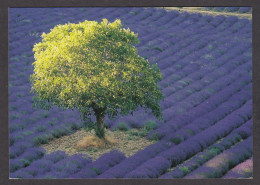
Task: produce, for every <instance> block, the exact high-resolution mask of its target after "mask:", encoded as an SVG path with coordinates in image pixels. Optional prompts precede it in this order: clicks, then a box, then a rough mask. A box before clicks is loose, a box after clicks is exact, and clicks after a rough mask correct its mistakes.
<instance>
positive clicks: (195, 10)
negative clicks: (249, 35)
mask: <svg viewBox="0 0 260 185" xmlns="http://www.w3.org/2000/svg"><path fill="white" fill-rule="evenodd" d="M158 8H164V9H165V10H177V11H180V12H189V13H202V14H208V15H212V16H217V15H224V16H237V17H239V18H246V19H249V20H252V13H233V12H216V11H208V10H202V8H203V7H183V8H178V7H158Z"/></svg>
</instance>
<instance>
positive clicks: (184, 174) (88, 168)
mask: <svg viewBox="0 0 260 185" xmlns="http://www.w3.org/2000/svg"><path fill="white" fill-rule="evenodd" d="M232 8H234V7H232ZM226 10H229V9H228V8H226ZM232 10H233V9H232ZM208 11H210V9H208ZM230 11H231V9H230ZM234 11H237V12H239V11H241V12H242V11H243V12H248V11H251V10H250V9H246V7H244V9H241V8H240V9H236V10H235V9H234ZM103 18H107V19H108V20H109V21H110V22H112V21H114V20H115V19H121V21H122V24H123V25H124V27H125V28H130V29H131V31H133V32H135V33H138V38H139V40H140V43H139V44H138V45H137V46H136V47H137V48H138V51H139V54H140V55H141V56H142V57H144V58H147V59H148V60H149V62H150V63H151V64H154V63H157V65H158V67H159V68H160V69H161V73H162V75H163V79H162V81H161V82H159V87H160V89H161V90H162V92H163V95H164V100H163V101H162V102H161V104H160V105H161V108H162V113H163V116H164V118H165V122H163V121H158V120H157V119H156V118H155V117H154V116H153V115H152V114H151V113H150V112H147V113H146V112H144V111H143V110H139V111H136V112H134V114H133V116H132V115H128V116H125V117H117V118H116V119H115V120H109V119H108V118H107V119H106V127H107V128H108V129H111V130H115V129H116V128H118V127H120V126H122V123H123V124H124V125H126V127H127V129H132V128H143V127H144V126H145V125H146V123H148V122H151V121H155V122H156V123H157V124H156V127H154V128H153V130H151V131H150V132H149V133H147V134H146V135H145V136H144V137H146V138H147V139H149V140H153V141H156V142H155V143H154V144H151V145H149V146H148V147H146V148H145V149H143V150H140V151H138V152H137V153H135V154H134V155H132V156H130V157H126V155H125V154H124V153H123V151H119V150H111V151H110V152H108V153H105V154H103V155H102V156H101V157H100V158H98V159H97V160H93V159H91V158H90V157H89V156H88V155H86V154H81V153H78V154H75V155H72V156H70V155H68V154H66V153H65V152H64V151H56V152H53V153H50V154H47V152H46V151H45V150H44V149H43V148H42V147H41V144H46V143H48V142H49V141H51V140H54V139H56V138H60V137H62V136H64V135H69V134H72V133H75V132H76V131H77V130H79V129H81V128H82V127H83V122H82V121H81V120H80V114H79V112H78V111H77V110H73V111H72V110H60V109H58V108H55V109H52V110H50V111H46V110H41V109H36V108H33V107H32V103H33V95H32V94H30V89H31V84H30V81H29V76H30V75H31V74H32V73H33V65H32V63H33V62H34V56H33V52H32V48H33V45H34V44H35V43H38V42H40V41H41V37H40V36H41V34H42V33H43V32H45V33H48V32H50V29H51V28H53V27H54V26H55V25H57V24H65V23H68V22H71V23H78V22H83V21H85V20H95V21H102V19H103ZM252 124H253V122H252V21H251V20H248V19H243V18H242V19H241V18H238V17H236V16H223V15H219V16H210V15H203V14H199V13H194V14H191V13H187V12H178V11H166V10H164V9H158V8H135V7H129V8H128V7H124V8H112V7H111V8H10V9H9V158H10V178H160V179H172V178H190V179H193V178H252V173H253V166H252V165H253V158H252V146H253V145H252V142H253V139H252Z"/></svg>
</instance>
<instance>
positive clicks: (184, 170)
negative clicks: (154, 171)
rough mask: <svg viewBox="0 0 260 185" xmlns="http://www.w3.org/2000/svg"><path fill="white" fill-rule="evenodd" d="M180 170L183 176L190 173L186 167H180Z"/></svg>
mask: <svg viewBox="0 0 260 185" xmlns="http://www.w3.org/2000/svg"><path fill="white" fill-rule="evenodd" d="M180 170H181V171H183V173H184V174H188V173H190V170H189V168H188V167H186V166H184V167H180Z"/></svg>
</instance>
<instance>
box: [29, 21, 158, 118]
mask: <svg viewBox="0 0 260 185" xmlns="http://www.w3.org/2000/svg"><path fill="white" fill-rule="evenodd" d="M41 37H42V41H41V42H39V43H37V44H35V45H34V48H33V51H34V57H35V62H34V63H33V65H34V73H33V74H32V75H31V82H32V92H33V93H34V94H35V95H36V96H35V102H36V103H38V105H40V107H41V108H46V109H48V108H50V107H51V106H52V105H55V106H58V107H61V108H65V109H78V110H79V111H80V113H81V115H82V116H83V117H88V116H90V115H92V114H93V113H94V115H96V118H97V121H98V116H97V115H99V116H101V118H102V119H103V120H104V116H105V115H108V116H109V118H114V117H115V116H116V115H118V114H121V115H126V114H128V113H133V111H135V110H137V109H138V108H139V107H142V108H144V109H145V110H147V109H150V110H151V111H152V113H153V114H154V116H155V117H157V118H162V113H161V108H160V106H159V102H160V100H162V99H163V95H162V93H161V91H160V90H159V87H158V85H157V82H158V81H160V80H161V78H162V75H161V73H160V70H159V68H158V67H157V65H155V64H154V65H150V64H149V61H148V60H147V59H144V58H143V57H141V56H139V55H138V51H137V48H136V47H135V46H134V45H136V44H138V42H139V40H138V38H137V34H135V33H134V32H131V31H130V29H129V28H128V29H125V28H123V26H122V24H121V21H120V20H115V21H114V22H113V23H109V22H108V20H107V19H103V21H102V22H100V23H98V22H96V21H84V22H80V23H78V24H74V23H68V24H65V25H57V26H55V27H54V28H53V29H51V31H50V32H49V33H48V34H46V33H43V34H42V36H41Z"/></svg>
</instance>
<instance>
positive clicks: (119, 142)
mask: <svg viewBox="0 0 260 185" xmlns="http://www.w3.org/2000/svg"><path fill="white" fill-rule="evenodd" d="M132 130H135V131H137V129H132ZM106 134H107V135H108V136H109V137H112V138H113V139H114V140H115V143H114V144H107V145H105V146H104V147H99V148H93V147H89V148H84V149H80V148H77V143H78V142H80V141H81V140H82V139H83V138H84V137H88V136H93V135H94V133H93V132H86V131H85V130H84V129H81V130H79V131H77V132H75V133H73V134H71V135H67V136H63V137H60V138H57V139H53V140H51V141H50V142H49V143H48V144H44V145H42V147H43V148H44V149H45V150H46V152H47V153H52V152H55V151H57V150H62V151H64V152H66V153H67V154H68V155H73V154H79V153H84V154H88V155H89V156H90V157H91V158H92V160H93V161H94V160H96V159H98V158H99V157H100V156H101V155H103V154H104V153H107V152H109V151H111V150H115V149H117V150H119V151H121V152H123V153H124V154H125V155H126V157H129V156H131V155H134V154H135V153H136V152H138V151H139V150H143V149H144V148H146V147H147V146H148V145H151V144H153V143H154V142H155V141H150V140H147V139H146V138H144V137H139V136H133V135H131V134H129V132H124V131H119V130H117V131H113V132H112V131H111V130H106Z"/></svg>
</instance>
